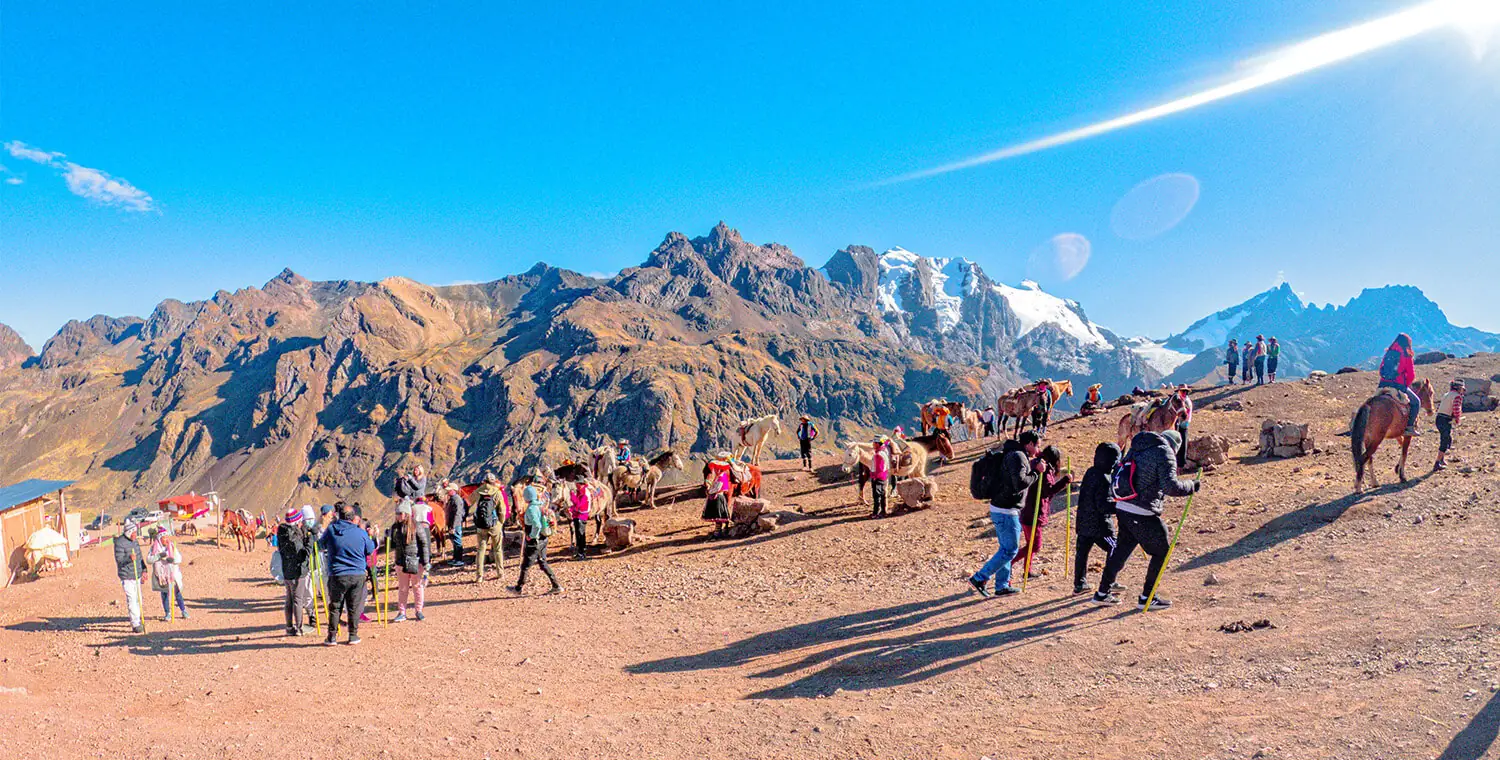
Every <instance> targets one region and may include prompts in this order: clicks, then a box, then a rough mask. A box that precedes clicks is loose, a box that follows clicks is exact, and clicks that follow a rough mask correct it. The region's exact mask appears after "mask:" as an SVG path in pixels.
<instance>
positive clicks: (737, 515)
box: [729, 496, 771, 525]
mask: <svg viewBox="0 0 1500 760" xmlns="http://www.w3.org/2000/svg"><path fill="white" fill-rule="evenodd" d="M770 509H771V502H769V501H766V500H765V499H752V498H750V497H748V496H736V497H734V503H733V504H732V505H731V509H730V513H729V519H730V520H732V521H733V522H734V524H736V525H754V524H755V521H756V520H758V519H760V516H761V515H762V514H764V513H766V512H768V511H770Z"/></svg>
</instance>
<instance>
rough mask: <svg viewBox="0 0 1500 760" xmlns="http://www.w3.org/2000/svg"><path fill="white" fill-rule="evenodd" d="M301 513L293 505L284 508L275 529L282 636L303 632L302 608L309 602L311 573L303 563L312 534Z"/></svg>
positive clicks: (310, 546) (309, 546)
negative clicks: (283, 589)
mask: <svg viewBox="0 0 1500 760" xmlns="http://www.w3.org/2000/svg"><path fill="white" fill-rule="evenodd" d="M304 515H305V513H304V512H303V511H302V510H301V509H300V508H297V507H293V508H291V509H288V510H287V511H286V517H285V519H283V521H282V523H281V525H279V526H277V528H276V551H277V554H278V556H280V557H281V579H282V583H283V584H285V586H286V601H285V604H284V605H283V607H282V611H283V613H284V614H285V616H286V635H288V636H301V635H302V634H303V632H304V631H303V626H302V620H303V616H302V610H304V609H306V608H307V606H308V605H309V604H311V603H312V576H311V574H310V573H309V568H308V566H307V560H308V554H309V551H310V550H311V549H312V534H311V533H310V532H309V531H308V529H307V526H305V525H303V522H302V521H303V520H304V519H305V518H304Z"/></svg>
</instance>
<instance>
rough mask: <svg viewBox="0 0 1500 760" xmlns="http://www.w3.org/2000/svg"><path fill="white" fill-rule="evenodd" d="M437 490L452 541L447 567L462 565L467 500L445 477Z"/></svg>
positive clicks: (467, 507)
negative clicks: (451, 551)
mask: <svg viewBox="0 0 1500 760" xmlns="http://www.w3.org/2000/svg"><path fill="white" fill-rule="evenodd" d="M438 491H439V493H440V494H441V497H440V498H442V500H443V506H444V507H445V508H446V509H445V512H446V516H447V518H448V530H449V531H450V532H451V535H450V538H451V539H452V541H453V559H450V560H448V566H449V567H463V566H464V521H465V520H467V519H469V502H467V501H464V494H463V492H462V491H460V490H459V488H458V485H456V484H455V483H454V482H453V481H451V480H448V479H447V478H444V479H443V482H442V485H440V486H438Z"/></svg>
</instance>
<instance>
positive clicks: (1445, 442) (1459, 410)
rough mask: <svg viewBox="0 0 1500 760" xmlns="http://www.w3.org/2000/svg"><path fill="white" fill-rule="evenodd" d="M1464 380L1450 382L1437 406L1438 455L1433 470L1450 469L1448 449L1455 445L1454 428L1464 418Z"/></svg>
mask: <svg viewBox="0 0 1500 760" xmlns="http://www.w3.org/2000/svg"><path fill="white" fill-rule="evenodd" d="M1466 389H1467V388H1466V386H1465V385H1464V381H1462V380H1454V381H1453V382H1451V383H1449V384H1448V392H1447V393H1444V394H1443V399H1442V400H1441V401H1439V402H1438V406H1437V429H1438V455H1437V463H1436V464H1434V465H1432V471H1433V472H1437V471H1438V470H1446V469H1448V461H1447V460H1448V449H1450V448H1452V446H1453V428H1454V426H1455V425H1457V424H1458V423H1459V422H1460V421H1461V420H1462V419H1463V418H1464V392H1465V390H1466Z"/></svg>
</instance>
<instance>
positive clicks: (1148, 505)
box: [1094, 430, 1198, 609]
mask: <svg viewBox="0 0 1500 760" xmlns="http://www.w3.org/2000/svg"><path fill="white" fill-rule="evenodd" d="M1179 445H1181V440H1180V438H1179V436H1178V434H1177V431H1176V430H1168V431H1165V432H1161V433H1150V432H1145V433H1137V434H1136V436H1135V437H1134V438H1132V439H1131V440H1130V453H1128V454H1126V455H1125V459H1124V460H1123V461H1121V462H1120V467H1119V468H1118V469H1117V470H1115V476H1114V479H1113V484H1112V486H1111V490H1112V491H1113V492H1114V499H1115V519H1116V520H1117V521H1118V522H1119V527H1120V537H1119V538H1118V539H1117V540H1116V541H1115V548H1114V549H1113V550H1111V551H1110V553H1109V559H1108V560H1107V561H1105V563H1104V572H1103V573H1102V574H1101V575H1100V576H1099V590H1098V591H1097V592H1095V593H1094V601H1095V602H1097V603H1099V604H1119V603H1120V599H1119V597H1117V596H1115V595H1114V594H1112V593H1110V588H1111V587H1112V586H1113V585H1114V583H1115V578H1116V577H1117V576H1119V574H1120V569H1121V568H1123V567H1124V566H1125V561H1126V560H1128V559H1130V555H1131V553H1132V552H1134V551H1135V547H1137V546H1139V547H1141V549H1143V550H1144V551H1145V552H1146V554H1147V555H1148V556H1149V557H1151V564H1150V565H1149V566H1148V567H1147V568H1146V583H1145V585H1144V586H1143V587H1142V590H1141V596H1140V599H1139V600H1138V603H1139V605H1140V606H1141V607H1143V608H1144V607H1145V606H1146V598H1147V596H1149V595H1150V594H1151V588H1152V587H1153V586H1155V585H1156V576H1158V575H1160V574H1161V571H1162V565H1163V563H1165V562H1166V559H1167V547H1168V546H1169V545H1170V543H1171V542H1170V539H1168V538H1167V524H1166V522H1164V521H1163V520H1162V519H1161V510H1162V505H1163V504H1164V503H1165V501H1166V497H1168V496H1188V495H1190V494H1193V493H1196V492H1197V491H1198V481H1194V480H1178V479H1177V447H1178V446H1179ZM1170 606H1172V603H1171V602H1169V601H1167V600H1166V599H1163V598H1161V597H1159V596H1158V597H1156V600H1155V601H1153V602H1152V604H1151V607H1152V608H1153V609H1157V608H1166V607H1170Z"/></svg>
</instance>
